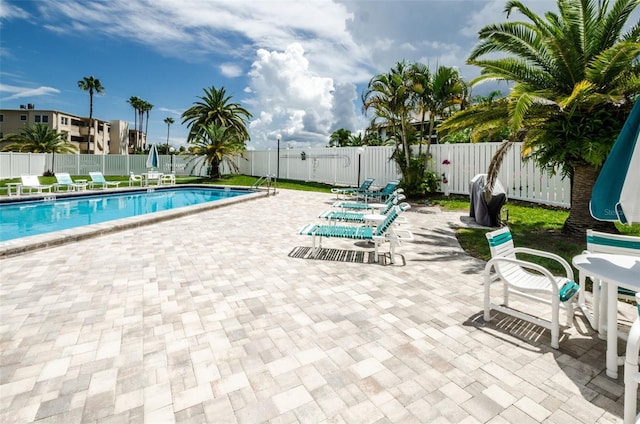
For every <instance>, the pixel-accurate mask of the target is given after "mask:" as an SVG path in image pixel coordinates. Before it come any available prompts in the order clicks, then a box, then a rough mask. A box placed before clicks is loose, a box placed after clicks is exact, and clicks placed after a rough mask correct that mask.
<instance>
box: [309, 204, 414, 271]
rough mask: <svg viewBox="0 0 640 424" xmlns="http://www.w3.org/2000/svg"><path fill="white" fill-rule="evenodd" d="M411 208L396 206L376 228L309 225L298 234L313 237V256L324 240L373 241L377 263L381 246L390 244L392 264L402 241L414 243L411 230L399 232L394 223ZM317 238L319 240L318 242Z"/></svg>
mask: <svg viewBox="0 0 640 424" xmlns="http://www.w3.org/2000/svg"><path fill="white" fill-rule="evenodd" d="M404 208H406V209H409V208H410V206H409V205H408V204H407V205H406V206H395V207H394V208H393V210H392V211H390V212H389V214H388V215H387V217H386V218H385V220H384V221H382V223H380V225H378V226H377V227H376V228H373V227H369V226H355V225H353V226H352V225H318V224H308V225H305V226H304V227H302V228H301V229H300V231H298V234H302V235H307V236H311V237H313V250H312V254H314V255H315V254H317V253H318V252H319V251H320V249H321V248H322V238H323V237H327V238H329V237H331V238H342V239H351V240H367V241H372V242H373V244H374V253H375V256H374V257H375V261H376V262H378V251H379V248H380V246H381V245H382V244H383V243H384V242H387V241H388V242H389V244H390V245H389V246H390V247H389V252H390V255H391V263H393V259H394V255H395V248H396V246H398V245H399V244H400V242H401V241H413V234H412V233H411V232H410V231H409V230H398V229H397V228H396V226H395V225H393V224H394V222H395V221H396V220H397V219H398V216H400V214H401V213H402V212H404V211H405V210H406V209H404ZM316 238H317V239H318V240H317V242H316Z"/></svg>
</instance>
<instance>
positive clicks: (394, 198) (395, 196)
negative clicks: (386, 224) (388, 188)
mask: <svg viewBox="0 0 640 424" xmlns="http://www.w3.org/2000/svg"><path fill="white" fill-rule="evenodd" d="M403 191H404V190H402V189H401V188H399V189H397V190H395V191H394V192H393V193H391V196H389V197H388V198H387V200H385V201H384V202H382V203H368V202H366V203H365V202H346V201H344V200H340V201H338V202H335V203H334V204H333V205H332V206H333V207H334V208H340V209H342V210H347V209H352V210H358V211H366V210H382V209H385V208H386V207H387V206H388V205H390V204H393V203H394V202H400V201H401V200H404V199H405V198H406V196H405V195H404V194H402V192H403Z"/></svg>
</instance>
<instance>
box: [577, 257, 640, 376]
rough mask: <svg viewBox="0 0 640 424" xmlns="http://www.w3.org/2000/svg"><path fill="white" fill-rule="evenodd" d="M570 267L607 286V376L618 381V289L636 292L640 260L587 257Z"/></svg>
mask: <svg viewBox="0 0 640 424" xmlns="http://www.w3.org/2000/svg"><path fill="white" fill-rule="evenodd" d="M573 265H574V266H575V267H576V268H578V269H579V270H581V271H584V272H586V273H587V275H592V276H593V277H595V278H598V279H600V280H601V281H602V283H603V284H605V285H606V286H607V287H606V288H607V375H608V376H609V377H611V378H618V366H619V365H622V364H623V362H622V361H623V360H622V359H621V360H620V361H619V359H618V287H624V288H626V289H629V290H634V291H640V257H638V256H630V255H612V254H606V253H588V254H582V255H578V256H575V257H574V258H573Z"/></svg>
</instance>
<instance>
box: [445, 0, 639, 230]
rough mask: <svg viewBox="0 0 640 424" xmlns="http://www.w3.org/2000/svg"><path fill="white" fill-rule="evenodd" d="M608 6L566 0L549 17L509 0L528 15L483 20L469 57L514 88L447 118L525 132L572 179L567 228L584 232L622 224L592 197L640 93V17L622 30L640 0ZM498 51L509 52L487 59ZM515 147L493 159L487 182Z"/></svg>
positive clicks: (534, 150)
mask: <svg viewBox="0 0 640 424" xmlns="http://www.w3.org/2000/svg"><path fill="white" fill-rule="evenodd" d="M609 5H610V3H609V1H607V0H604V1H598V2H596V1H595V0H558V2H557V6H558V13H554V12H547V13H546V14H545V18H546V19H543V18H541V17H539V16H537V15H536V14H534V13H533V12H532V11H531V10H530V9H528V8H527V7H526V6H525V5H524V4H523V3H522V2H521V1H515V0H511V1H508V2H507V4H506V6H505V12H506V14H507V17H508V16H509V15H510V14H511V13H512V12H513V11H518V12H520V13H521V14H522V15H524V16H525V17H526V18H527V21H524V22H506V23H500V24H493V25H488V26H486V27H484V28H483V29H481V30H480V33H479V36H480V40H481V42H480V44H479V45H478V46H476V47H475V49H474V50H473V51H472V52H471V55H470V57H469V59H468V63H469V64H473V65H477V66H480V67H481V68H482V71H481V76H480V77H479V78H477V79H476V80H475V81H473V82H472V83H478V82H481V81H486V80H508V81H512V82H514V85H513V88H512V89H511V92H510V93H509V94H508V95H507V97H506V98H505V99H503V100H502V99H501V100H499V101H496V102H494V103H493V105H492V107H490V108H489V107H487V106H486V105H479V106H475V107H472V108H470V109H468V110H466V111H464V112H461V113H460V114H459V116H453V117H452V118H450V120H448V121H447V122H445V123H444V125H443V126H441V128H442V129H446V130H448V131H449V130H455V129H460V128H463V127H469V126H474V124H480V127H481V129H486V128H487V126H488V125H493V126H494V127H498V126H504V125H505V123H506V124H508V125H509V127H510V129H511V140H510V141H514V140H522V141H524V144H523V146H524V150H523V153H525V154H530V155H531V157H532V158H533V159H534V160H535V161H536V162H537V164H538V165H539V166H541V167H543V168H546V169H549V170H550V171H551V172H553V170H554V169H556V167H558V168H560V170H561V172H562V173H563V175H565V176H566V177H568V178H570V181H571V210H570V213H569V217H568V218H567V220H566V221H565V223H564V228H563V231H564V232H565V233H568V234H580V235H581V236H584V231H585V229H587V228H594V229H604V230H606V231H615V229H614V227H613V225H612V224H610V223H602V222H599V221H595V220H594V219H593V218H592V217H591V215H590V214H589V200H590V197H591V191H592V188H593V185H594V182H595V180H596V178H597V175H598V171H599V168H600V166H601V165H602V163H603V162H604V160H605V158H606V156H607V153H608V152H609V150H610V149H611V147H612V145H613V143H614V142H615V139H616V137H617V134H618V133H619V132H620V130H621V128H622V126H623V124H624V121H625V119H626V117H627V116H628V114H629V112H630V110H631V108H632V107H633V103H634V102H635V101H636V99H637V96H638V93H639V92H640V64H639V62H638V57H639V56H640V23H637V22H636V23H635V24H633V26H632V27H631V28H630V29H629V30H628V31H627V32H623V30H624V28H625V27H626V24H627V21H628V19H629V16H630V15H631V14H632V13H633V12H634V10H635V9H636V8H637V7H638V5H640V0H616V1H615V2H614V3H613V4H612V5H611V7H610V6H609ZM496 53H502V54H501V55H500V57H499V58H497V59H494V58H484V56H485V55H492V56H494V57H495V55H496ZM508 146H509V143H507V144H505V146H504V147H503V148H502V149H499V151H498V152H497V153H496V156H495V157H494V158H493V161H492V166H491V167H490V169H489V177H490V178H489V180H490V184H489V187H488V190H490V189H491V182H492V181H494V179H495V176H496V175H497V172H498V170H499V167H500V163H501V161H502V158H503V157H504V154H505V152H506V151H507V150H508Z"/></svg>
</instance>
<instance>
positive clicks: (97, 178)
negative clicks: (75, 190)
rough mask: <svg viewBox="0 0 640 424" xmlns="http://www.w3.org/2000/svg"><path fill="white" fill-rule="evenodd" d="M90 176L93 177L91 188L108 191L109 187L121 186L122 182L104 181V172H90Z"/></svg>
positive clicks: (90, 183)
mask: <svg viewBox="0 0 640 424" xmlns="http://www.w3.org/2000/svg"><path fill="white" fill-rule="evenodd" d="M89 176H90V177H91V181H90V182H89V188H92V189H93V188H96V186H98V187H97V188H102V189H107V188H109V187H118V186H119V185H120V181H107V180H105V179H104V175H102V172H89Z"/></svg>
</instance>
